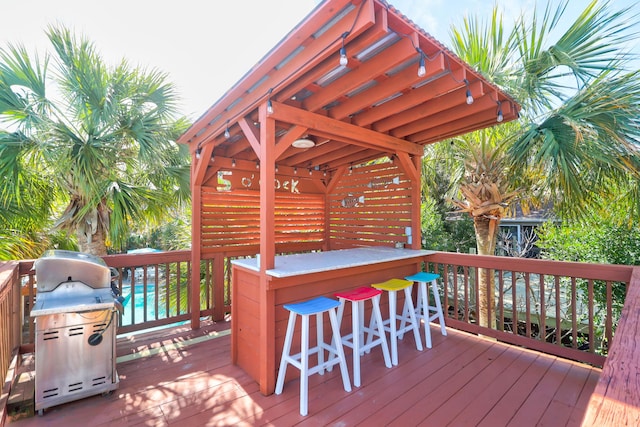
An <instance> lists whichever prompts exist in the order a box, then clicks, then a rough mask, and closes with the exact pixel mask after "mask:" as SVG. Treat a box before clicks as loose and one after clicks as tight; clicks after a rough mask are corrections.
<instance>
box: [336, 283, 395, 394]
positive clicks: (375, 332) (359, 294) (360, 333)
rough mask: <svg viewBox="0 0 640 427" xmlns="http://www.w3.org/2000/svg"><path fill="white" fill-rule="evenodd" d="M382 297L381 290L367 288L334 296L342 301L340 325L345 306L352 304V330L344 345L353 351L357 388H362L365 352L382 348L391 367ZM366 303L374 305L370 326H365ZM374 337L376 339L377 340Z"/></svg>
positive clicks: (339, 310) (339, 316)
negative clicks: (381, 309)
mask: <svg viewBox="0 0 640 427" xmlns="http://www.w3.org/2000/svg"><path fill="white" fill-rule="evenodd" d="M380 295H382V291H381V290H378V289H374V288H370V287H366V286H363V287H360V288H358V289H354V290H351V291H344V292H338V293H336V294H334V296H335V297H336V298H338V300H339V301H340V307H339V308H338V325H341V324H342V316H343V314H344V306H345V305H346V303H347V302H351V325H352V329H351V333H350V334H347V335H344V336H343V337H342V345H344V346H347V347H350V348H352V349H353V385H354V386H356V387H360V357H361V356H362V355H363V354H364V353H365V352H367V353H369V352H370V351H371V349H372V348H374V347H376V346H378V345H379V346H380V347H382V355H383V356H384V364H385V366H386V367H387V368H390V367H391V359H390V358H389V348H388V346H387V337H386V334H385V332H384V328H383V326H382V325H383V323H382V314H381V313H380ZM365 301H371V305H372V307H371V322H370V325H369V326H365V322H364V303H365ZM374 320H375V322H374ZM374 323H375V325H377V327H376V328H373V325H374ZM365 332H366V333H367V337H368V338H367V342H366V344H365V339H364V334H365ZM374 336H375V337H376V338H375V339H374Z"/></svg>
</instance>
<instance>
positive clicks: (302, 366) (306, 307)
mask: <svg viewBox="0 0 640 427" xmlns="http://www.w3.org/2000/svg"><path fill="white" fill-rule="evenodd" d="M339 305H340V303H339V302H338V301H336V300H334V299H331V298H327V297H317V298H313V299H310V300H308V301H303V302H298V303H294V304H285V305H284V306H283V307H284V308H285V309H287V310H289V323H288V325H287V333H286V335H285V338H284V347H283V349H282V359H281V360H280V371H279V372H278V379H277V381H276V390H275V393H276V394H281V393H282V389H283V387H284V378H285V376H286V373H287V366H288V365H289V364H291V365H293V366H294V367H296V368H298V369H299V370H300V415H303V416H305V415H307V413H308V411H309V376H311V375H313V374H316V373H318V374H320V375H323V374H324V371H325V369H327V370H328V369H329V368H330V367H332V366H333V365H336V364H339V365H340V373H341V375H342V384H343V386H344V390H345V391H351V383H350V381H349V372H348V371H347V363H346V361H345V357H344V350H343V348H342V340H341V338H340V328H339V326H338V319H337V317H336V308H337V307H338V306H339ZM327 312H328V313H329V321H330V322H331V329H332V332H333V344H328V343H325V342H324V331H323V314H324V313H327ZM312 315H315V316H316V332H317V340H318V341H317V343H316V346H315V347H312V348H309V317H311V316H312ZM297 316H300V317H301V318H302V328H301V331H300V332H301V339H300V341H301V343H300V347H301V351H300V353H296V354H293V355H292V354H291V341H292V340H293V331H294V329H295V326H296V317H297ZM325 350H326V351H328V352H329V357H328V358H327V359H326V360H325V358H324V352H325ZM316 353H317V354H318V364H317V365H316V366H313V367H310V366H309V356H310V355H312V354H316ZM332 354H333V355H336V356H337V357H331V355H332Z"/></svg>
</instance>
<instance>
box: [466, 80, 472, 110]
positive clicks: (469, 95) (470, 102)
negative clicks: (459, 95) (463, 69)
mask: <svg viewBox="0 0 640 427" xmlns="http://www.w3.org/2000/svg"><path fill="white" fill-rule="evenodd" d="M464 84H465V85H466V86H467V93H466V96H467V104H468V105H471V104H473V95H471V88H470V87H469V80H467V79H464Z"/></svg>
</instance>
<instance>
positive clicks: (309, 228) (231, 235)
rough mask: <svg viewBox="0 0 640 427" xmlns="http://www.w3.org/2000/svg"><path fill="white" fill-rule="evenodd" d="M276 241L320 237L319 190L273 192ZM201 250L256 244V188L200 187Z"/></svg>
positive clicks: (322, 209)
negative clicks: (231, 189)
mask: <svg viewBox="0 0 640 427" xmlns="http://www.w3.org/2000/svg"><path fill="white" fill-rule="evenodd" d="M274 215H275V219H276V244H292V243H308V242H318V243H321V242H323V240H324V224H325V219H324V215H325V206H324V195H322V194H292V193H288V192H283V193H278V194H277V195H276V211H275V212H274ZM201 233H202V236H201V237H202V248H203V253H207V252H218V251H225V252H228V251H229V250H233V249H234V248H243V247H245V248H246V247H250V246H255V247H257V246H258V245H259V244H260V192H259V191H254V190H233V191H230V192H226V191H217V190H216V189H215V188H209V187H203V188H202V230H201Z"/></svg>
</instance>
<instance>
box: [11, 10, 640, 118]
mask: <svg viewBox="0 0 640 427" xmlns="http://www.w3.org/2000/svg"><path fill="white" fill-rule="evenodd" d="M317 3H318V2H317V0H225V1H221V0H208V1H202V0H183V1H180V2H175V1H167V0H155V1H153V0H127V1H125V0H109V1H103V2H95V1H86V0H55V1H52V0H23V1H12V2H7V1H5V2H3V4H2V6H0V7H1V10H2V15H3V19H2V21H3V22H2V25H0V47H3V48H4V47H6V46H7V43H22V44H23V45H25V47H27V49H29V50H30V51H34V50H37V51H39V52H43V51H44V50H45V49H49V45H48V43H47V41H46V37H45V34H44V32H45V28H46V27H47V26H48V25H51V24H56V23H63V24H65V25H66V26H68V27H70V28H72V29H73V30H75V31H76V32H77V33H82V34H84V35H85V36H87V37H88V38H89V39H90V40H92V41H93V42H94V43H95V44H96V47H97V49H98V51H99V52H101V53H102V54H103V57H104V58H105V60H107V61H108V62H110V63H114V64H115V63H116V62H118V61H119V60H120V59H122V58H126V59H128V60H129V61H130V62H131V63H133V64H139V65H142V66H147V67H155V68H158V69H160V70H162V71H165V72H167V73H168V74H169V78H170V80H171V81H172V82H173V83H175V85H176V86H177V89H178V91H179V93H180V94H181V96H182V110H183V113H184V114H186V115H187V116H189V117H190V118H191V119H195V118H197V117H199V116H200V115H201V114H202V113H204V112H205V110H206V109H207V108H208V107H209V106H211V104H213V103H214V102H215V101H216V100H217V99H218V98H220V96H222V94H223V93H224V92H225V91H226V90H228V89H229V88H230V87H231V86H232V85H233V84H234V83H235V82H237V81H238V80H239V79H240V78H241V77H242V76H243V75H244V74H245V73H246V72H247V71H248V70H249V69H250V68H251V67H252V66H253V65H254V64H255V63H256V62H257V61H259V60H260V59H261V58H262V57H263V56H264V55H265V54H266V53H267V52H268V51H269V50H270V49H271V48H272V47H274V46H275V45H276V44H277V43H278V42H279V41H280V40H281V39H282V38H283V37H284V36H285V35H286V34H287V33H288V32H289V31H290V30H291V29H293V28H294V27H295V25H296V24H298V22H300V21H301V20H302V19H303V18H304V17H305V16H306V15H307V14H308V13H309V12H310V11H311V10H313V8H314V7H315V6H316V5H317ZM389 3H391V4H392V5H393V6H395V7H396V8H397V9H399V10H400V11H401V12H402V13H404V14H405V15H407V16H408V17H409V18H410V19H411V20H413V21H414V22H415V23H417V24H418V25H420V26H421V27H422V28H423V29H424V30H425V31H427V32H428V33H430V34H431V35H433V36H434V37H436V38H437V39H438V40H440V41H441V42H443V43H444V44H445V45H449V42H448V41H449V29H450V26H451V24H460V23H461V22H462V19H463V17H464V16H465V15H467V14H476V13H479V14H481V16H486V17H489V16H490V11H491V7H492V6H493V5H494V4H497V5H498V6H499V7H500V8H501V10H502V12H503V14H504V17H505V22H506V23H508V22H513V20H514V19H515V17H517V16H518V15H519V14H520V12H521V11H522V10H525V11H527V10H529V11H530V10H532V9H533V7H534V6H537V7H538V8H539V10H542V9H543V8H544V6H545V5H546V3H547V1H546V0H493V1H492V0H389ZM586 4H588V1H587V0H570V3H569V5H570V6H569V7H570V11H571V12H572V13H574V14H575V13H578V12H579V11H580V10H582V9H583V8H584V6H585V5H586ZM612 4H613V6H614V7H615V8H616V9H617V8H622V7H625V6H633V7H634V8H635V9H637V12H640V6H639V5H636V1H635V0H612ZM7 17H14V18H13V19H7ZM637 48H638V46H636V49H637Z"/></svg>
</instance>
